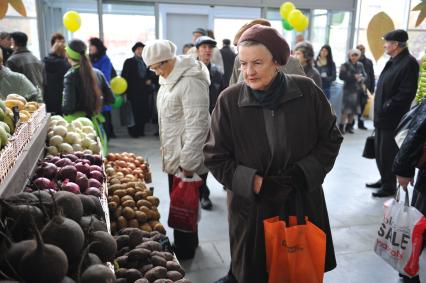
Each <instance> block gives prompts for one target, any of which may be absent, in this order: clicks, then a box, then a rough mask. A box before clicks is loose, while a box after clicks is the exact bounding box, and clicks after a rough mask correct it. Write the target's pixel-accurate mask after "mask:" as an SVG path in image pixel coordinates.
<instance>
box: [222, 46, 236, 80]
mask: <svg viewBox="0 0 426 283" xmlns="http://www.w3.org/2000/svg"><path fill="white" fill-rule="evenodd" d="M222 43H223V47H222V49H220V53H221V54H222V60H223V67H224V69H225V73H224V75H223V78H224V80H225V86H226V87H227V86H228V85H229V79H230V78H231V74H232V68H233V67H234V61H235V56H237V55H236V54H235V52H234V51H233V50H232V49H231V41H230V40H229V39H224V40H223V41H222Z"/></svg>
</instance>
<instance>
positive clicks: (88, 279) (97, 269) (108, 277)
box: [81, 264, 115, 283]
mask: <svg viewBox="0 0 426 283" xmlns="http://www.w3.org/2000/svg"><path fill="white" fill-rule="evenodd" d="M114 282H115V274H114V272H112V271H111V269H109V268H108V267H107V266H105V265H103V264H95V265H92V266H90V267H89V268H87V269H86V270H85V271H84V272H83V274H82V275H81V283H114Z"/></svg>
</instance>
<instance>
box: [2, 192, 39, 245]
mask: <svg viewBox="0 0 426 283" xmlns="http://www.w3.org/2000/svg"><path fill="white" fill-rule="evenodd" d="M0 201H1V200H0ZM1 204H2V206H4V207H3V208H5V209H4V214H5V215H4V216H6V217H9V218H11V219H10V220H9V221H8V223H9V224H10V226H11V227H12V228H11V229H10V230H11V232H12V238H13V239H14V240H15V241H20V240H24V239H28V238H29V237H31V236H32V234H31V233H30V231H29V230H28V226H29V225H30V224H31V223H32V222H33V221H34V222H35V223H36V224H42V223H43V222H44V214H43V212H42V211H41V209H40V208H38V207H36V206H32V205H26V204H19V205H9V204H8V203H6V202H4V201H1Z"/></svg>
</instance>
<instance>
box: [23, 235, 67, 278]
mask: <svg viewBox="0 0 426 283" xmlns="http://www.w3.org/2000/svg"><path fill="white" fill-rule="evenodd" d="M34 242H36V244H34V245H33V247H32V248H29V249H28V250H27V252H26V253H25V254H24V255H23V256H22V259H21V262H20V264H19V266H20V270H21V271H22V272H21V276H22V277H23V279H24V280H25V281H27V282H34V283H38V282H40V283H43V282H60V281H61V280H62V279H63V278H64V277H65V275H66V274H67V272H68V260H67V256H66V255H65V253H64V252H63V251H62V250H61V249H60V248H58V247H56V246H54V245H50V244H44V243H43V239H42V238H41V236H40V233H39V232H38V231H37V230H36V241H34Z"/></svg>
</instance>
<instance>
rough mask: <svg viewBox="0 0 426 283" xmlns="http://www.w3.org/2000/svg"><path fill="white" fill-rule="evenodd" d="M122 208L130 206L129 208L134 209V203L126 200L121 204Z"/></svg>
mask: <svg viewBox="0 0 426 283" xmlns="http://www.w3.org/2000/svg"><path fill="white" fill-rule="evenodd" d="M121 205H122V206H130V207H134V206H135V201H134V200H126V201H125V202H123V203H122V204H121Z"/></svg>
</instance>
